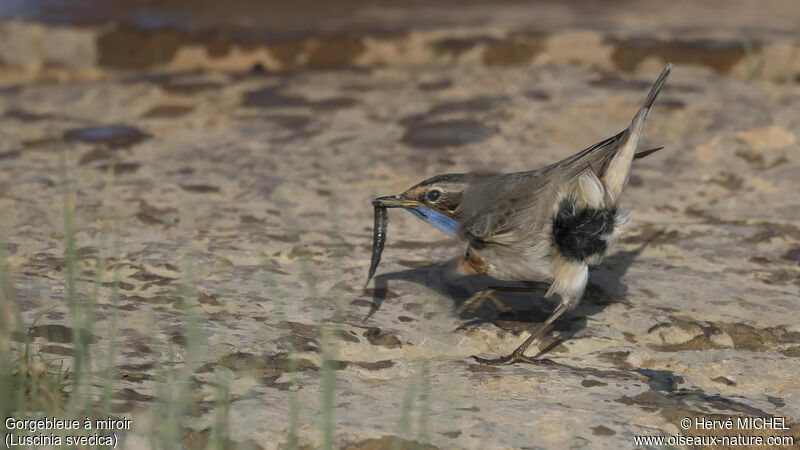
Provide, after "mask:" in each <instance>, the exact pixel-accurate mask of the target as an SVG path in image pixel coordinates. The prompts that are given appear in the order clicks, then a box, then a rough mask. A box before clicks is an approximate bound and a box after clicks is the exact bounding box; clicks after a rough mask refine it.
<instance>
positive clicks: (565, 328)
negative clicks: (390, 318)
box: [365, 239, 652, 354]
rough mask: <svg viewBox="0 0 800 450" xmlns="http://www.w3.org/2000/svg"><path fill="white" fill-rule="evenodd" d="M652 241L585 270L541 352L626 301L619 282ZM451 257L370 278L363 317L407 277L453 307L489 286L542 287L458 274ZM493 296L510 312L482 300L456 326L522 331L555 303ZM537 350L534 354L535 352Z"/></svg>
mask: <svg viewBox="0 0 800 450" xmlns="http://www.w3.org/2000/svg"><path fill="white" fill-rule="evenodd" d="M651 241H652V239H648V240H647V241H646V242H644V243H642V244H641V245H640V246H639V247H638V248H636V249H634V250H625V251H618V252H616V253H613V254H611V255H609V256H607V257H606V258H605V260H604V261H603V262H602V263H601V264H600V265H599V266H597V267H593V268H591V269H590V271H589V283H588V284H587V287H586V291H585V293H584V295H583V299H582V301H581V302H580V304H579V305H578V306H577V307H576V308H575V309H574V310H573V311H571V312H569V313H567V314H565V315H564V316H563V317H562V318H561V319H559V320H557V321H556V322H555V323H554V324H553V329H554V330H555V331H557V332H558V339H557V340H556V341H553V342H551V343H550V344H549V345H547V346H546V347H545V348H543V351H542V352H541V353H546V352H547V351H549V350H550V349H552V348H553V347H555V346H556V345H558V344H559V343H561V342H563V341H566V340H568V339H570V338H571V337H572V336H574V335H575V334H576V333H578V332H579V331H580V330H582V329H583V328H585V327H586V323H587V318H588V317H591V316H593V315H595V314H598V313H599V312H601V311H603V310H604V309H605V308H606V307H607V306H608V305H610V304H612V303H620V302H623V303H624V302H626V296H627V290H628V289H627V286H626V285H625V283H623V282H622V278H623V277H624V276H625V273H626V272H627V271H628V269H629V268H630V267H631V265H632V264H633V262H634V261H635V260H636V258H637V257H638V256H639V255H640V254H641V253H642V251H643V250H644V249H645V248H646V247H647V245H648V244H649V243H650V242H651ZM457 262H458V261H457V260H451V261H448V262H446V263H439V264H428V265H424V266H420V267H415V268H411V269H407V270H400V271H396V272H390V273H386V274H381V275H377V276H376V277H375V287H374V289H372V292H371V294H372V304H373V305H372V307H371V309H370V311H369V313H368V314H367V316H366V317H365V320H366V319H368V318H370V317H371V316H372V315H374V314H375V313H376V312H377V311H379V310H380V307H381V305H382V304H383V302H384V301H386V300H387V295H388V293H389V292H390V291H389V281H409V282H412V283H415V284H418V285H420V286H424V287H425V288H428V289H432V290H435V291H436V292H438V293H439V294H440V295H442V296H444V297H448V298H450V299H451V300H452V301H453V307H454V309H455V310H458V308H459V307H460V306H461V305H462V304H463V303H464V302H465V301H467V299H469V298H470V297H471V296H472V295H474V294H475V293H477V292H480V291H481V290H483V289H487V288H489V287H496V286H500V287H529V288H538V290H539V291H541V290H542V288H543V287H544V288H546V287H547V284H544V283H536V282H507V281H500V280H497V279H494V278H491V277H489V276H487V275H483V274H475V275H461V274H459V273H458V272H457V270H456V267H457ZM497 298H498V299H499V300H500V301H501V302H502V303H503V304H505V305H506V306H507V307H508V308H509V309H510V310H511V311H508V312H499V311H498V309H497V308H496V307H495V306H494V304H493V303H492V302H489V301H486V302H484V304H483V306H481V307H480V308H478V309H477V310H476V311H474V312H473V313H471V314H469V316H465V317H464V319H465V321H464V322H463V323H462V325H461V326H460V327H459V329H468V328H470V327H474V326H478V325H480V324H482V323H486V322H491V323H493V324H494V325H496V326H498V327H500V328H501V329H503V330H506V331H509V332H512V333H515V334H517V333H523V332H526V331H528V330H530V329H531V328H532V326H533V325H535V324H536V323H541V322H544V321H545V320H546V319H547V317H548V316H549V315H550V314H551V313H552V311H553V310H554V309H555V307H556V306H557V302H558V299H557V298H556V297H554V298H550V299H545V298H544V296H543V294H541V293H533V292H529V293H525V292H523V293H517V292H514V293H510V292H499V293H497ZM541 353H540V354H541Z"/></svg>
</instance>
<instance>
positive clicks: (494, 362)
mask: <svg viewBox="0 0 800 450" xmlns="http://www.w3.org/2000/svg"><path fill="white" fill-rule="evenodd" d="M472 359H474V360H475V361H477V362H478V363H479V364H483V365H484V366H508V365H511V364H516V363H527V364H533V365H542V364H552V363H553V361H551V360H549V359H536V358H530V357H528V356H525V355H523V354H521V353H516V352H514V353H512V354H510V355H508V356H501V357H500V358H495V359H485V358H481V357H480V356H473V357H472Z"/></svg>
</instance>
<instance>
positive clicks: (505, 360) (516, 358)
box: [472, 301, 568, 366]
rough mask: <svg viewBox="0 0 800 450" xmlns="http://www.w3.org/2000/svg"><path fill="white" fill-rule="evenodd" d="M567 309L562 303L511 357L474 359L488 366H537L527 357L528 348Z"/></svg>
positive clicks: (565, 304) (533, 360)
mask: <svg viewBox="0 0 800 450" xmlns="http://www.w3.org/2000/svg"><path fill="white" fill-rule="evenodd" d="M567 309H568V304H567V303H565V302H563V301H562V302H561V304H559V305H558V308H556V310H555V311H553V314H551V315H550V317H548V318H547V320H545V321H544V323H542V324H540V325H539V326H537V327H536V329H534V330H533V332H532V333H531V335H530V336H528V338H527V339H525V342H523V343H522V344H521V345H520V346H519V347H517V349H516V350H514V351H513V352H511V354H510V355H508V356H503V357H500V358H497V359H484V358H480V357H477V356H473V357H472V358H473V359H475V361H477V362H479V363H481V364H484V365H488V366H496V365H504V364H514V363H515V362H526V363H529V364H537V361H536V360H535V359H533V358H528V357H527V356H525V350H527V349H528V347H530V346H531V344H533V343H534V342H535V341H536V340H537V339H539V338H540V337H541V336H542V335H543V334H544V332H545V331H547V329H548V328H550V325H552V324H553V322H555V320H556V319H558V318H559V317H560V316H561V314H564V311H566V310H567Z"/></svg>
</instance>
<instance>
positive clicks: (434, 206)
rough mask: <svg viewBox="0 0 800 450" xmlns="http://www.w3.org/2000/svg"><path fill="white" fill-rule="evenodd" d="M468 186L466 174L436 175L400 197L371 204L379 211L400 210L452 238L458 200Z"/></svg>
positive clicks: (385, 198) (377, 199)
mask: <svg viewBox="0 0 800 450" xmlns="http://www.w3.org/2000/svg"><path fill="white" fill-rule="evenodd" d="M468 182H469V180H468V178H467V175H466V174H445V175H436V176H434V177H431V178H428V179H427V180H425V181H423V182H421V183H418V184H416V185H414V186H412V187H410V188H408V189H406V190H405V191H404V192H402V193H400V194H397V195H389V196H386V197H378V198H376V199H375V200H373V201H372V203H373V205H375V206H380V207H383V208H404V209H406V210H408V211H409V212H411V213H412V214H414V215H415V216H417V217H419V218H420V219H422V220H424V221H425V222H427V223H429V224H431V225H433V226H434V227H436V228H438V229H439V230H441V231H443V232H445V233H447V234H448V235H450V236H454V235H455V232H456V228H457V227H458V217H459V210H460V208H461V199H462V197H463V195H464V191H465V190H466V189H467V184H468Z"/></svg>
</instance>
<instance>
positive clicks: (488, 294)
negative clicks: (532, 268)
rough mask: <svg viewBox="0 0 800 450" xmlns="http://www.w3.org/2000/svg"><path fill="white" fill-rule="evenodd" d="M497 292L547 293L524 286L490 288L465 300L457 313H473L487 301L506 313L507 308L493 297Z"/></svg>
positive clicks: (542, 289) (543, 289)
mask: <svg viewBox="0 0 800 450" xmlns="http://www.w3.org/2000/svg"><path fill="white" fill-rule="evenodd" d="M497 292H535V293H539V294H545V293H547V289H545V288H541V287H525V286H490V287H488V288H486V289H484V290H482V291H480V292H478V293H477V294H475V295H473V296H472V297H470V298H469V299H467V301H465V302H464V303H463V304H462V305H461V307H460V308H458V313H459V314H463V313H465V312H472V311H475V310H476V309H478V308H480V307H481V305H483V302H484V301H486V300H487V299H489V300H491V301H492V303H494V305H495V306H496V307H497V309H499V310H500V312H508V311H509V308H508V307H507V306H506V305H504V304H503V302H501V301H500V300H499V299H498V298H497V296H496V295H494V294H495V293H497Z"/></svg>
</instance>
